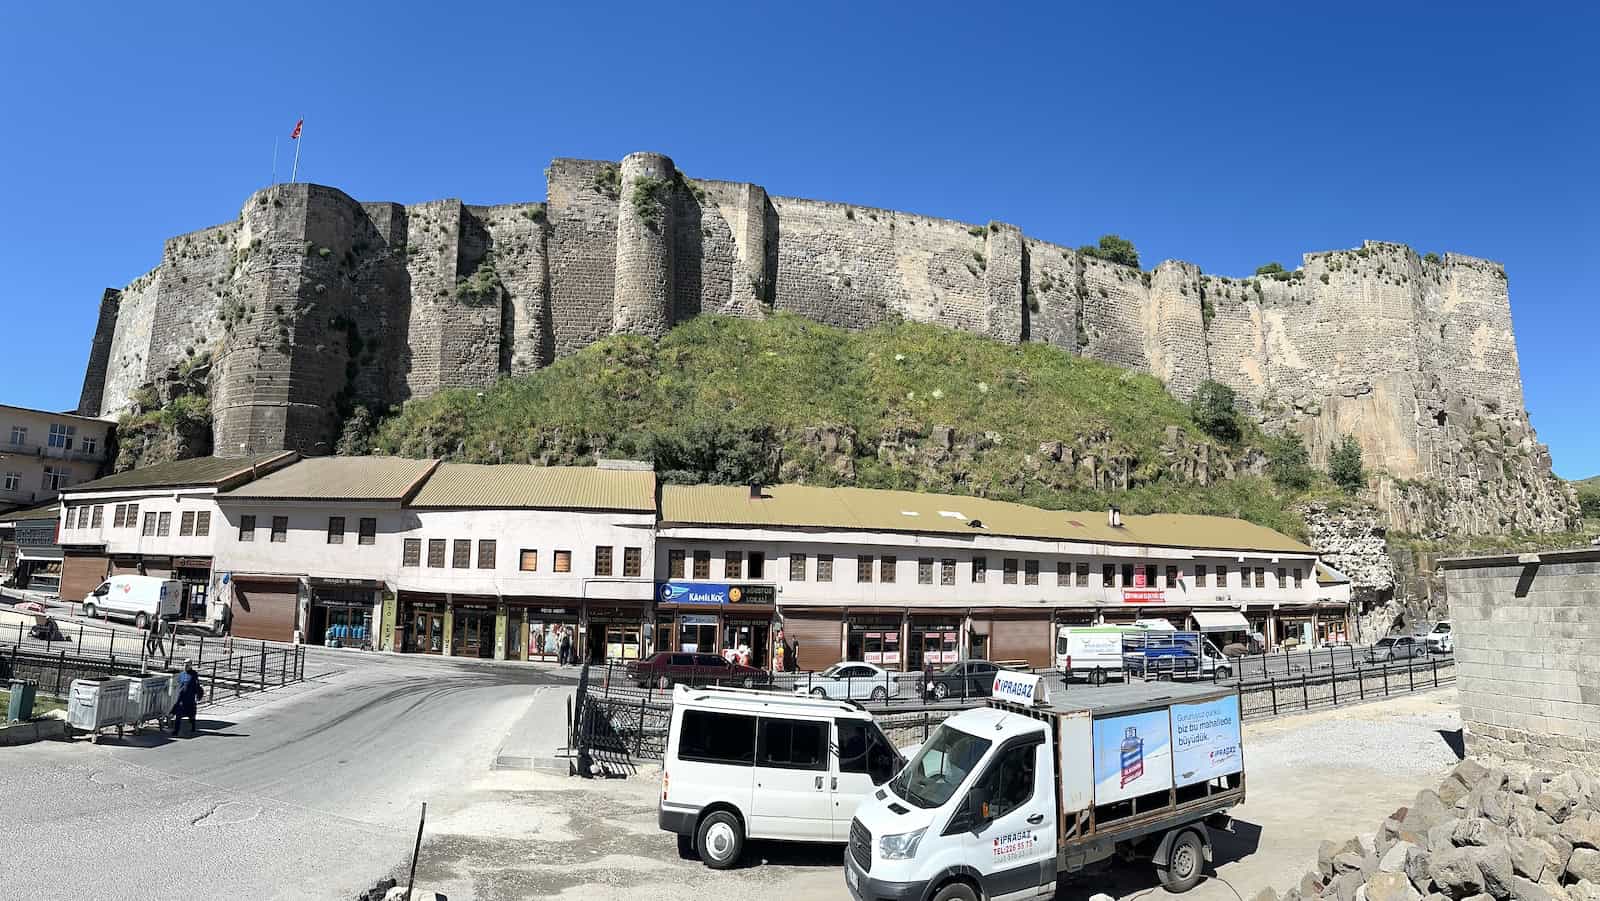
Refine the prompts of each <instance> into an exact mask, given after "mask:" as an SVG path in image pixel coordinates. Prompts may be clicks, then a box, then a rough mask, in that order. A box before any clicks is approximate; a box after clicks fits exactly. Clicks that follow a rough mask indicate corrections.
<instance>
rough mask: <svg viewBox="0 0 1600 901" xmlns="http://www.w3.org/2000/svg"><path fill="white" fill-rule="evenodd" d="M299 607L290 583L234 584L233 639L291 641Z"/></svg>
mask: <svg viewBox="0 0 1600 901" xmlns="http://www.w3.org/2000/svg"><path fill="white" fill-rule="evenodd" d="M299 605H300V600H299V593H298V591H297V586H296V585H295V584H294V583H293V582H251V581H249V580H246V579H240V580H237V581H235V582H234V585H233V610H232V613H233V634H234V637H236V638H254V639H258V640H265V641H293V640H294V623H295V619H296V616H295V615H296V613H297V612H298V608H299Z"/></svg>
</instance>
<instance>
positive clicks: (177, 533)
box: [59, 451, 298, 620]
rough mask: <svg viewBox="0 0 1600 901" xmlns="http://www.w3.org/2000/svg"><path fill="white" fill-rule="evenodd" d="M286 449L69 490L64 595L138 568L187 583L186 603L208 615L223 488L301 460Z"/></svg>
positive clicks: (63, 534) (182, 463)
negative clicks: (218, 500)
mask: <svg viewBox="0 0 1600 901" xmlns="http://www.w3.org/2000/svg"><path fill="white" fill-rule="evenodd" d="M297 458H298V455H297V454H295V453H294V452H293V451H283V452H280V453H276V454H268V455H263V456H258V457H250V458H222V457H196V458H193V459H189V460H177V461H174V462H171V463H162V464H159V465H156V466H148V467H145V468H143V469H133V470H129V471H127V472H119V473H116V474H115V475H110V476H106V477H105V478H102V479H95V480H93V481H89V482H85V483H83V484H81V485H72V486H69V487H67V488H65V489H63V490H62V492H61V520H60V532H59V534H60V544H61V548H62V551H63V555H64V556H63V560H62V574H61V597H62V598H63V599H65V600H69V601H81V600H83V598H84V597H85V596H86V595H88V594H89V592H91V591H93V590H94V589H95V587H96V586H98V585H99V584H100V583H101V582H102V581H104V580H105V579H106V578H107V577H109V576H112V575H116V574H119V573H137V574H141V575H149V576H161V577H163V578H171V579H177V580H179V581H181V582H183V583H184V611H185V615H186V616H187V617H188V618H190V619H195V620H200V619H204V618H205V616H206V603H207V601H208V599H209V598H210V596H211V594H212V592H213V591H214V590H215V585H214V584H213V577H212V558H213V555H214V552H213V546H214V539H215V534H216V529H217V528H219V526H220V521H221V515H220V511H219V509H218V507H217V495H218V494H219V493H221V492H224V491H227V490H229V489H231V488H233V487H235V486H237V485H242V484H244V483H246V482H249V481H250V480H252V479H255V478H257V477H259V476H262V475H265V474H269V473H271V472H273V471H275V470H277V469H279V468H281V467H283V466H287V465H288V464H290V463H292V462H294V460H296V459H297Z"/></svg>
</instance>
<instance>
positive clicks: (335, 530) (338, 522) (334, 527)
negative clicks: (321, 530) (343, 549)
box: [328, 516, 344, 544]
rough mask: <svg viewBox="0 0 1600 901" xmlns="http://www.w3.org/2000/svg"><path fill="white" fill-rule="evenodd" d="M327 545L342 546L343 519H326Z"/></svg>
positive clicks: (336, 517)
mask: <svg viewBox="0 0 1600 901" xmlns="http://www.w3.org/2000/svg"><path fill="white" fill-rule="evenodd" d="M328 543H329V544H344V517H343V516H330V517H328Z"/></svg>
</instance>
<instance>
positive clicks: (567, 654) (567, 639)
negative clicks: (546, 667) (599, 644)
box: [561, 630, 574, 666]
mask: <svg viewBox="0 0 1600 901" xmlns="http://www.w3.org/2000/svg"><path fill="white" fill-rule="evenodd" d="M573 662H574V661H573V659H572V633H570V632H568V631H566V630H562V632H561V665H562V666H571V665H572V663H573Z"/></svg>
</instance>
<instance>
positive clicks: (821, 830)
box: [657, 685, 905, 870]
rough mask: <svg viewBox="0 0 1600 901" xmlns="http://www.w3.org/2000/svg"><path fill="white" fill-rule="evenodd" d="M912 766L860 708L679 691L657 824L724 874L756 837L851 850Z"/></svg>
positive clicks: (771, 695) (730, 691) (687, 853)
mask: <svg viewBox="0 0 1600 901" xmlns="http://www.w3.org/2000/svg"><path fill="white" fill-rule="evenodd" d="M904 764H905V759H904V758H903V757H901V756H900V753H899V752H898V751H896V750H895V748H894V745H893V744H892V743H890V741H889V739H888V737H886V736H885V735H884V734H883V731H882V730H880V729H879V728H878V724H877V723H875V722H873V719H872V715H871V714H869V713H867V711H866V710H864V709H863V708H862V707H861V705H860V704H857V703H855V702H853V701H836V700H830V699H826V698H815V697H809V696H806V697H797V696H794V695H785V694H778V693H775V692H763V691H750V690H741V689H735V688H723V689H691V688H690V687H689V686H687V685H679V686H678V687H677V689H676V690H675V691H674V692H673V695H672V725H671V728H670V731H669V732H668V734H667V750H666V755H665V757H664V759H663V761H662V772H661V801H660V806H659V807H658V816H657V822H658V823H659V824H660V826H661V828H662V829H663V830H665V831H667V832H674V833H677V836H678V853H679V854H681V855H682V856H683V857H685V858H689V859H692V858H694V857H696V856H698V857H699V858H700V859H701V860H702V861H704V862H705V864H706V865H707V866H709V867H712V868H714V869H719V870H725V869H727V868H729V867H731V866H733V865H735V864H736V863H738V862H739V857H740V855H741V854H743V853H744V844H745V840H746V839H750V838H754V839H777V840H781V841H796V842H831V843H838V844H843V843H845V842H847V841H849V839H850V820H851V818H852V817H853V816H854V815H855V812H856V807H857V806H859V805H860V804H861V801H862V800H863V799H864V798H866V797H867V796H868V795H869V794H870V793H871V792H872V790H873V788H874V787H875V786H879V785H882V784H884V783H885V782H888V781H889V780H890V779H891V778H893V777H894V774H895V773H896V772H897V771H898V770H899V769H900V767H901V766H903V765H904Z"/></svg>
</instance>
